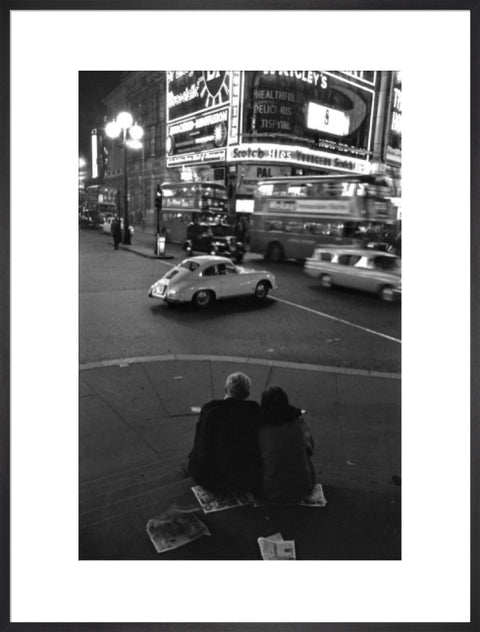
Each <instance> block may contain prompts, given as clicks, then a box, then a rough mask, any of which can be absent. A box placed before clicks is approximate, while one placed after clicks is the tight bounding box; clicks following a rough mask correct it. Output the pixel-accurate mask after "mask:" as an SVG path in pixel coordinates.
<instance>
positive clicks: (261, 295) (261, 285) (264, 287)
mask: <svg viewBox="0 0 480 632" xmlns="http://www.w3.org/2000/svg"><path fill="white" fill-rule="evenodd" d="M269 289H270V287H269V285H268V283H265V281H259V282H258V283H257V286H256V288H255V297H256V298H258V299H259V300H260V301H263V300H265V299H266V298H267V295H268V290H269Z"/></svg>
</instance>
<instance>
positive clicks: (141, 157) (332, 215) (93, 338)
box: [78, 70, 402, 561]
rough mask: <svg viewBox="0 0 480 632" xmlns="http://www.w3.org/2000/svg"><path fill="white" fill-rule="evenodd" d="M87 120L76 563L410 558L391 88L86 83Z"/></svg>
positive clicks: (335, 81) (306, 77)
mask: <svg viewBox="0 0 480 632" xmlns="http://www.w3.org/2000/svg"><path fill="white" fill-rule="evenodd" d="M79 121H80V127H79V148H80V155H79V189H78V193H79V200H78V216H79V261H80V263H79V281H80V288H79V290H80V294H79V314H80V323H79V350H80V387H79V394H80V397H79V411H80V414H79V471H80V476H79V486H80V492H79V557H80V559H85V560H100V559H103V560H118V559H120V560H125V559H158V560H159V561H161V560H165V559H168V560H185V559H187V560H198V559H200V560H261V552H260V549H259V546H258V542H257V540H258V538H259V537H267V536H269V535H271V534H273V533H275V532H281V533H282V534H283V535H284V536H285V537H288V539H289V540H292V541H294V542H295V551H296V559H304V560H345V559H347V560H399V559H401V475H402V472H401V342H402V341H401V291H402V290H401V288H402V277H401V261H402V251H401V243H402V170H401V166H402V164H401V150H402V147H401V145H402V77H401V72H400V71H399V70H391V71H376V70H372V71H364V70H346V71H325V70H313V71H301V70H300V71H298V70H288V71H272V70H267V71H262V70H259V71H225V70H222V71H220V70H182V71H139V72H81V73H80V74H79ZM224 299H225V300H224ZM198 411H200V412H198ZM316 484H317V485H320V488H321V489H323V494H324V496H325V499H326V501H327V502H326V504H323V503H322V504H321V505H320V506H315V505H312V504H311V503H307V505H305V504H303V505H302V502H303V501H307V500H308V498H309V496H310V495H311V494H312V492H313V490H314V487H315V485H316ZM196 486H203V488H205V489H206V490H207V491H208V492H209V493H210V494H213V497H212V498H209V499H208V501H205V502H202V497H201V496H200V495H199V494H198V493H197V489H198V488H197V487H196ZM225 494H226V496H225ZM238 494H241V495H245V494H249V495H250V496H251V500H250V502H249V501H248V499H247V500H246V501H245V500H244V501H243V502H239V501H238V500H237V498H236V497H235V496H236V495H238ZM230 495H233V499H231V498H230ZM215 498H216V499H215ZM205 506H207V507H210V506H216V507H217V511H218V509H221V510H225V509H228V511H222V512H221V513H216V512H215V513H208V514H204V512H203V511H202V508H203V509H204V510H205ZM183 512H192V513H195V514H196V515H197V518H199V519H200V520H201V521H202V522H204V523H205V525H206V527H207V528H208V532H209V536H208V537H203V538H198V537H194V541H192V542H190V541H189V539H187V538H186V539H185V542H184V544H185V546H183V547H181V548H180V547H178V548H177V547H176V548H175V549H174V550H168V551H161V553H162V555H161V556H159V555H158V553H157V551H156V550H155V548H154V546H152V542H151V541H150V539H149V537H148V534H147V530H146V524H147V522H148V521H149V520H150V519H156V518H158V517H159V516H160V517H161V516H164V515H168V516H170V517H172V516H175V515H182V514H183ZM162 524H164V526H165V528H166V529H168V528H169V524H170V523H169V522H163V523H162ZM182 524H183V523H182ZM158 528H159V527H158V526H157V531H158ZM188 528H189V527H188V525H187V524H185V529H186V530H187V531H188ZM195 535H196V534H193V536H195ZM193 536H192V538H193Z"/></svg>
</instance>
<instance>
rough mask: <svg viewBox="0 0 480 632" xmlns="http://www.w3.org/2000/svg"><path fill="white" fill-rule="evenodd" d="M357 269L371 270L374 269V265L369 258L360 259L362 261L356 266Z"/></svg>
mask: <svg viewBox="0 0 480 632" xmlns="http://www.w3.org/2000/svg"><path fill="white" fill-rule="evenodd" d="M355 267H356V268H367V269H368V270H371V269H372V268H373V263H372V261H371V260H370V259H369V258H368V257H360V259H359V260H358V261H357V263H356V264H355Z"/></svg>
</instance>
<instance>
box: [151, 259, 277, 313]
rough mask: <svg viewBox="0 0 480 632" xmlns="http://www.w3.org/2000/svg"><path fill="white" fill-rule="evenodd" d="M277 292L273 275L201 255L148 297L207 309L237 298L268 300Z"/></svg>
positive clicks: (174, 271)
mask: <svg viewBox="0 0 480 632" xmlns="http://www.w3.org/2000/svg"><path fill="white" fill-rule="evenodd" d="M276 289H277V282H276V279H275V276H274V275H273V274H272V273H271V272H266V271H265V270H254V269H249V268H245V267H243V266H242V267H241V266H237V265H235V264H234V263H233V262H232V261H231V260H230V259H228V258H227V257H217V256H211V255H201V256H197V257H191V258H189V259H185V260H184V261H182V263H180V264H179V265H177V266H175V267H174V268H172V269H171V270H169V271H168V272H167V273H166V274H165V275H164V276H163V277H162V278H161V279H159V280H158V281H157V282H156V283H154V284H153V285H152V286H151V288H150V289H149V291H148V296H149V297H150V298H159V299H162V300H163V301H165V302H167V303H188V302H192V303H194V304H195V305H197V306H198V307H206V306H207V305H209V304H211V303H213V302H214V301H215V300H217V299H224V298H230V297H234V296H253V297H256V298H257V299H259V300H264V299H265V298H266V297H267V295H268V292H269V291H270V290H276Z"/></svg>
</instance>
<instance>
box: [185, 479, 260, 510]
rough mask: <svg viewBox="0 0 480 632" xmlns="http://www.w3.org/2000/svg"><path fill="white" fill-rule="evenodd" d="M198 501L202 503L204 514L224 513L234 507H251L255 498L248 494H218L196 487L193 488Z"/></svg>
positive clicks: (199, 486)
mask: <svg viewBox="0 0 480 632" xmlns="http://www.w3.org/2000/svg"><path fill="white" fill-rule="evenodd" d="M192 491H193V493H194V494H195V497H196V499H197V500H198V502H199V503H200V506H201V507H202V509H203V512H204V513H212V512H214V511H224V510H225V509H232V508H233V507H243V506H244V505H251V504H252V503H253V497H252V496H251V494H249V493H248V492H245V493H237V494H217V493H213V492H211V491H210V490H208V489H206V488H205V487H202V486H201V485H195V486H194V487H192Z"/></svg>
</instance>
